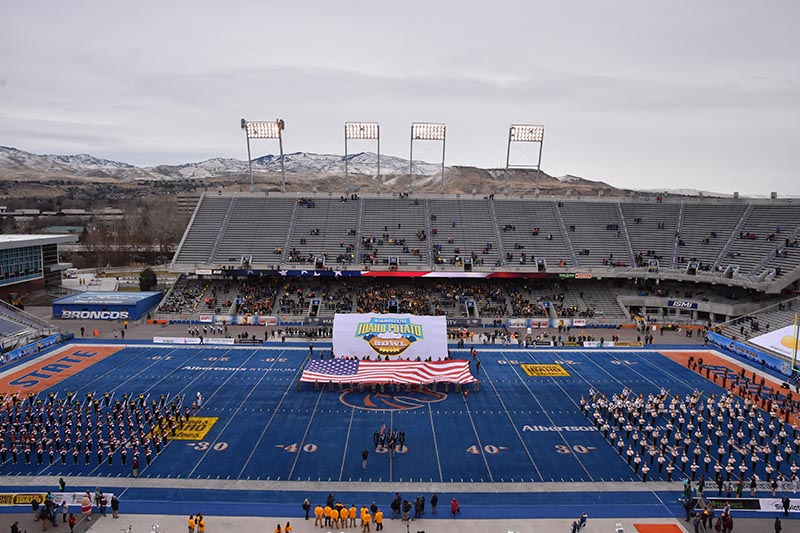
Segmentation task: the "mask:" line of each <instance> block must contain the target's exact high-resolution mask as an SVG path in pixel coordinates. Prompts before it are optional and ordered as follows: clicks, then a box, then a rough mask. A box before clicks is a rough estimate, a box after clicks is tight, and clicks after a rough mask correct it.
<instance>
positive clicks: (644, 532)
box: [633, 524, 683, 533]
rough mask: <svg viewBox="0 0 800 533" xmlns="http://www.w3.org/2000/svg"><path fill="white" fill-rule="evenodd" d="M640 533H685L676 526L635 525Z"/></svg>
mask: <svg viewBox="0 0 800 533" xmlns="http://www.w3.org/2000/svg"><path fill="white" fill-rule="evenodd" d="M633 527H635V528H636V531H638V532H639V533H683V530H682V529H681V528H679V527H678V526H676V525H675V524H633Z"/></svg>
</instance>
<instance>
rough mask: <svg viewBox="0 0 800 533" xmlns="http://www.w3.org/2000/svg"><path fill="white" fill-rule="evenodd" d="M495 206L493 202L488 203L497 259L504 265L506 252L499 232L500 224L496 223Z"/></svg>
mask: <svg viewBox="0 0 800 533" xmlns="http://www.w3.org/2000/svg"><path fill="white" fill-rule="evenodd" d="M494 207H495V204H494V202H493V201H491V200H490V201H489V214H490V216H491V217H492V229H494V239H495V242H496V243H497V255H498V256H499V257H500V259H498V262H499V264H505V259H504V258H505V256H506V250H505V246H504V244H503V238H502V235H501V232H500V223H499V222H498V221H497V210H496V209H495V208H494Z"/></svg>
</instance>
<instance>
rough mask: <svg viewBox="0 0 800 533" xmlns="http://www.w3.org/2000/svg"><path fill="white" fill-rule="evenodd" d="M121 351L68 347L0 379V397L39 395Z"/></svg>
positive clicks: (118, 348)
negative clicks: (14, 394) (11, 394)
mask: <svg viewBox="0 0 800 533" xmlns="http://www.w3.org/2000/svg"><path fill="white" fill-rule="evenodd" d="M121 349H122V347H121V346H77V345H70V346H67V347H66V348H62V349H61V350H58V351H56V352H55V353H52V354H50V355H49V356H48V357H46V358H45V359H42V360H41V361H37V362H36V363H35V364H33V365H30V366H27V367H25V368H23V369H20V370H17V371H16V372H14V373H12V374H8V375H6V376H3V377H0V394H8V393H14V392H17V393H24V394H27V393H29V392H34V393H35V392H41V391H43V390H45V389H48V388H50V387H52V386H53V385H55V384H56V383H60V382H61V381H63V380H65V379H67V378H68V377H70V376H74V375H75V374H77V373H79V372H80V371H81V370H84V369H86V368H89V367H90V366H92V365H93V364H95V363H97V362H98V361H102V360H103V359H105V358H106V357H108V356H110V355H113V354H115V353H117V352H118V351H120V350H121Z"/></svg>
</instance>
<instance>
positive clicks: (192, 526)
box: [186, 514, 195, 533]
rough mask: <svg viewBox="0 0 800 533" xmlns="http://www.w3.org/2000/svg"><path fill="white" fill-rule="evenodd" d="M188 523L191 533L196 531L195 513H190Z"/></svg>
mask: <svg viewBox="0 0 800 533" xmlns="http://www.w3.org/2000/svg"><path fill="white" fill-rule="evenodd" d="M186 524H187V525H188V526H189V533H194V526H195V523H194V515H193V514H190V515H189V520H187V521H186Z"/></svg>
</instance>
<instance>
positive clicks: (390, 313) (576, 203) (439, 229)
mask: <svg viewBox="0 0 800 533" xmlns="http://www.w3.org/2000/svg"><path fill="white" fill-rule="evenodd" d="M798 234H800V209H798V208H797V206H795V205H794V204H793V202H792V200H789V199H787V200H778V199H776V198H773V199H768V200H753V199H744V198H742V199H732V200H722V199H717V198H700V199H695V200H685V199H684V200H674V199H671V198H664V197H661V196H653V197H649V198H644V199H638V200H636V201H633V200H624V201H619V200H603V199H595V198H592V199H575V198H569V197H563V198H545V197H541V196H539V195H534V196H532V197H530V198H526V197H520V196H516V197H515V196H509V195H504V194H499V193H498V194H496V195H495V194H491V195H488V196H486V197H480V196H477V197H476V196H472V197H464V196H461V195H429V194H413V193H405V192H404V193H397V194H387V195H380V194H374V195H371V194H352V193H351V194H342V195H335V194H304V195H302V196H301V195H298V194H290V193H280V192H270V193H217V192H213V193H206V194H204V195H203V196H202V197H201V198H200V199H199V201H198V202H197V205H196V206H195V209H194V212H193V214H192V217H191V221H190V223H189V225H188V227H187V229H186V230H185V232H184V235H183V238H182V239H181V242H180V244H179V246H178V248H177V251H176V252H175V254H174V257H173V260H172V263H171V265H170V269H171V271H172V272H173V273H174V274H175V275H176V277H177V279H176V281H175V282H174V283H172V284H171V286H170V288H169V289H168V290H167V291H166V292H165V293H164V294H163V296H162V295H161V294H160V293H152V292H151V293H115V292H110V293H109V292H102V291H101V292H86V293H83V294H81V295H74V296H67V297H64V298H60V299H57V300H55V301H54V302H53V305H52V309H51V310H49V311H48V312H49V313H50V316H49V317H47V318H48V319H47V320H45V321H43V320H42V319H41V317H33V316H32V315H31V316H30V317H29V316H27V315H26V314H24V313H23V312H20V311H18V310H15V309H14V308H13V307H9V308H8V309H5V308H4V311H3V313H4V314H3V322H4V324H5V323H9V324H14V325H15V328H16V329H14V328H10V327H7V328H5V329H6V330H8V331H11V330H12V329H13V330H14V335H18V330H20V329H23V330H24V332H25V335H23V336H19V337H14V339H6V341H7V342H6V343H5V344H4V345H5V346H6V351H5V354H4V361H5V362H4V364H3V369H2V370H3V372H2V374H0V378H1V379H2V386H1V387H2V389H0V390H2V393H3V401H4V411H3V414H2V415H1V416H2V422H1V423H2V432H3V434H2V437H3V441H2V442H0V456H1V457H0V459H2V465H0V470H2V474H3V476H5V477H4V485H5V489H4V492H5V496H4V498H6V499H7V500H8V501H9V502H11V505H9V506H7V507H4V510H7V511H8V512H19V508H20V507H21V506H23V505H24V506H26V508H27V506H28V505H29V503H30V502H31V500H32V499H37V500H38V499H41V500H43V501H44V500H45V499H46V497H45V493H46V492H47V491H48V490H53V486H54V480H57V479H59V478H62V479H65V480H66V483H67V486H68V487H70V488H72V487H81V489H80V490H76V491H73V492H70V491H67V492H66V493H60V494H56V497H55V501H56V502H57V504H60V502H61V501H62V500H65V501H67V503H68V509H70V511H73V510H75V512H76V514H78V513H79V510H78V507H80V505H78V504H79V503H80V499H81V498H82V495H83V492H82V491H83V490H90V491H93V489H94V487H102V489H103V490H104V491H105V493H106V494H107V496H108V498H110V496H111V495H114V496H119V498H120V500H121V501H122V502H123V506H124V512H125V513H126V514H133V515H137V514H140V515H142V518H140V519H139V521H138V522H136V523H137V525H142V524H145V523H149V522H148V521H152V518H151V516H153V515H156V516H159V518H158V520H159V521H160V522H161V523H162V524H168V525H169V526H168V527H170V528H173V527H174V528H175V529H177V527H185V526H184V525H183V523H181V520H184V518H182V516H181V515H184V516H185V515H189V514H193V513H196V512H198V509H204V511H203V514H204V515H206V516H207V518H206V519H207V520H208V521H209V523H214V522H217V523H220V524H222V523H225V522H224V520H228V519H230V520H233V518H232V517H259V518H260V517H263V516H269V517H276V518H275V519H273V520H270V522H275V521H276V520H278V521H281V523H283V522H284V521H286V520H291V521H292V523H293V524H294V528H295V531H306V530H308V531H310V530H311V527H312V526H311V524H312V523H313V521H314V514H313V510H314V507H316V505H317V504H318V503H319V504H321V505H325V503H326V500H328V499H329V498H331V497H333V498H335V500H336V502H339V501H341V502H342V503H343V504H344V505H345V507H347V506H350V505H356V506H358V507H362V506H363V507H367V506H370V504H372V502H375V503H376V505H377V506H378V507H379V508H380V510H381V511H382V512H384V513H385V516H386V521H387V526H388V527H389V528H390V529H392V530H398V531H399V530H401V528H402V530H406V529H409V528H412V527H416V528H417V529H415V530H422V529H420V528H424V529H427V530H428V531H431V530H451V529H448V528H454V527H456V528H459V529H463V528H464V527H467V526H463V525H461V524H462V522H467V521H469V522H470V523H471V524H472V525H471V526H469V527H473V528H475V529H474V531H486V530H488V529H487V528H488V527H489V526H487V524H489V523H493V524H498V525H500V527H505V528H507V530H509V531H511V530H514V531H552V530H565V529H566V528H567V526H568V525H569V524H570V523H571V522H572V520H573V519H575V518H577V517H579V516H580V515H581V514H582V513H588V515H589V516H590V517H591V518H590V520H591V521H592V522H593V523H594V524H596V527H599V526H600V525H601V524H604V523H607V525H608V527H609V528H611V527H612V526H614V525H616V524H619V527H620V530H622V529H623V528H624V527H629V528H630V527H632V526H630V524H633V523H635V524H637V525H636V526H635V527H636V528H637V529H636V530H638V531H681V529H680V527H681V526H680V525H678V524H681V523H684V522H682V519H683V516H684V514H685V512H686V511H685V510H684V507H683V505H682V504H681V503H679V502H678V497H679V496H681V495H682V494H684V489H685V486H686V484H691V486H692V487H693V489H692V490H691V491H689V493H688V494H686V495H688V496H689V498H688V499H686V500H685V501H688V502H689V504H690V505H693V506H694V508H695V509H697V510H700V511H702V509H703V508H705V507H706V506H708V505H709V504H710V503H711V504H713V505H714V506H715V509H716V510H715V512H716V515H717V517H719V515H720V511H721V510H722V509H723V508H724V507H725V506H726V505H729V506H730V507H731V508H732V509H734V511H733V516H734V517H735V518H736V520H737V523H738V524H742V523H743V524H754V525H755V526H754V527H762V526H758V525H757V524H762V523H764V520H765V518H764V517H772V516H773V515H774V514H775V512H776V510H777V511H780V510H781V505H782V503H781V500H780V498H781V497H783V496H789V497H790V503H791V506H792V509H794V505H795V501H796V500H795V499H794V498H792V495H793V494H794V492H795V491H796V488H797V481H796V479H797V476H796V470H797V466H796V464H795V460H796V455H797V453H800V448H798V447H799V446H800V430H798V429H797V424H798V420H797V412H798V411H797V400H796V396H793V392H794V394H796V392H795V387H796V384H795V383H796V377H797V374H796V371H795V365H794V360H795V356H796V344H797V341H796V339H797V331H796V313H797V310H798V306H800V302H798V300H797V298H796V291H797V288H798V279H800V254H798V248H797V237H798ZM13 240H14V239H12V241H13ZM22 242H23V244H29V243H27V242H25V241H22ZM9 255H10V257H12V258H13V257H14V255H13V254H9ZM53 268H56V267H53ZM12 270H13V269H12ZM81 275H82V274H79V276H81ZM11 281H16V280H14V279H12V280H11ZM25 281H26V282H27V278H26V280H25ZM123 295H124V296H123ZM25 325H27V327H24V326H25ZM45 326H47V327H45ZM31 339H35V340H33V341H31ZM82 426H85V430H81V427H82ZM134 461H135V462H136V463H135V465H134ZM701 477H702V478H703V479H704V481H703V482H702V483H703V484H704V485H705V492H703V490H702V487H701V489H700V492H698V490H697V485H698V483H700V480H701ZM684 480H686V481H684ZM717 480H719V481H717ZM742 491H744V493H745V494H744V495H742ZM395 493H400V494H402V497H401V498H402V500H403V501H405V500H407V501H409V509H408V510H406V511H405V515H404V510H403V506H402V505H400V507H399V508H394V507H393V502H394V500H395ZM328 494H333V495H335V496H331V497H329V496H327V495H328ZM433 494H436V495H437V498H438V499H439V500H440V501H441V502H442V504H441V505H440V508H439V513H437V514H436V515H433V514H432V512H433V509H431V501H430V498H431V497H432V495H433ZM553 494H557V495H558V497H557V500H558V503H554V502H553V497H552V496H553ZM748 494H749V497H747V496H748ZM737 495H739V496H743V497H741V498H737V497H736V496H737ZM305 498H308V499H309V500H310V502H311V503H312V507H311V509H312V512H311V520H310V521H309V522H306V521H305V520H304V519H303V511H302V509H301V506H300V504H301V503H302V502H303V500H304V499H305ZM453 500H455V501H457V502H458V506H459V512H458V513H457V514H455V515H453V518H451V517H450V516H451V515H450V502H451V501H453ZM398 503H400V502H398ZM331 507H332V508H335V504H334V505H331ZM374 515H375V513H371V517H372V518H371V519H372V520H374ZM85 516H87V515H84V519H83V520H84V521H82V522H81V525H79V527H81V526H84V527H90V528H95V529H97V528H101V529H100V530H103V531H105V530H109V531H112V530H113V528H111V529H108V528H109V527H111V526H104V525H103V524H104V522H103V521H104V520H108V519H107V518H104V517H103V515H99V516H96V517H95V522H94V525H92V523H90V522H88V521H85V520H86V518H85ZM405 516H408V521H405V520H404V517H405ZM412 516H414V518H415V520H414V522H413V523H412V522H411V517H412ZM225 517H229V518H225ZM126 518H127V517H126ZM395 518H397V519H396V520H395ZM465 519H467V520H465ZM130 520H135V519H134V518H130V519H129V521H130ZM241 520H245V519H241ZM323 520H324V519H323ZM448 520H455V521H458V522H459V523H458V525H454V524H452V523H448V522H447V521H448ZM750 521H752V522H750ZM623 524H627V526H625V525H623ZM648 524H649V525H648ZM684 524H685V523H684ZM345 525H346V524H338V523H332V524H330V525H328V524H326V523H323V529H324V528H325V527H327V528H328V529H327V530H331V531H332V530H334V529H336V528H337V527H338V529H337V530H339V529H343V528H344V527H345ZM359 526H360V521H359ZM223 527H224V526H223ZM230 527H231V528H232V529H231V530H236V528H237V527H239V528H241V527H244V526H242V525H241V523H240V524H239V525H231V526H230ZM248 527H249V526H248ZM314 527H317V528H318V526H314ZM647 527H653V528H656V529H646V528H647ZM658 527H663V528H667V529H657V528H658ZM684 527H685V526H684ZM745 527H746V526H745ZM102 528H107V529H102ZM670 528H678V529H670ZM409 530H410V529H409ZM452 530H455V529H452ZM754 530H755V529H754Z"/></svg>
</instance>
